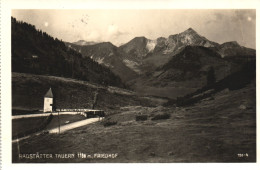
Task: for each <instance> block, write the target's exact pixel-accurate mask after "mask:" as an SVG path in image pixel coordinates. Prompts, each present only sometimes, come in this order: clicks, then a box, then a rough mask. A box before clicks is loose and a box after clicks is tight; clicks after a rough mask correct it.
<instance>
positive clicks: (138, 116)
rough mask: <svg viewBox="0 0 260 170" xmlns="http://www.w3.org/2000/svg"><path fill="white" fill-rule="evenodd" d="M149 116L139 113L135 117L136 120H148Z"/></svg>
mask: <svg viewBox="0 0 260 170" xmlns="http://www.w3.org/2000/svg"><path fill="white" fill-rule="evenodd" d="M147 118H148V116H147V115H137V116H136V117H135V120H136V121H145V120H147Z"/></svg>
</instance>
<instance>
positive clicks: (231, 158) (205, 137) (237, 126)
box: [13, 82, 256, 162]
mask: <svg viewBox="0 0 260 170" xmlns="http://www.w3.org/2000/svg"><path fill="white" fill-rule="evenodd" d="M241 105H244V106H246V108H243V107H241ZM117 113H118V114H114V115H111V116H110V118H109V119H111V120H116V121H117V122H118V123H117V125H114V126H110V127H106V128H105V127H103V125H102V124H101V123H100V122H98V123H95V124H92V125H89V126H86V127H81V128H78V129H74V130H71V131H68V132H66V133H64V134H61V135H55V134H45V135H41V136H34V137H32V138H30V140H25V141H22V142H20V151H21V153H36V152H40V153H77V152H83V153H87V154H93V153H118V154H119V156H118V157H117V158H116V159H79V158H76V159H49V160H48V159H41V160H38V159H34V160H30V159H28V160H26V159H23V160H20V161H21V162H255V161H256V89H255V82H254V83H251V84H250V85H248V86H247V87H245V88H243V89H240V90H234V91H228V90H224V91H222V92H220V93H217V94H215V95H214V99H213V100H212V99H211V100H210V99H205V100H203V101H201V102H200V103H197V104H195V105H194V106H190V107H186V108H165V107H156V108H151V107H142V106H140V107H121V109H120V110H119V111H117ZM140 113H142V114H147V115H148V116H149V119H148V120H147V121H144V122H136V121H135V115H136V114H140ZM159 113H169V114H171V118H170V119H168V120H158V121H151V117H153V116H154V115H156V114H159ZM239 153H243V154H245V153H247V154H248V155H249V156H248V157H242V158H239V157H238V156H237V154H239ZM13 161H14V162H19V160H17V145H16V144H13Z"/></svg>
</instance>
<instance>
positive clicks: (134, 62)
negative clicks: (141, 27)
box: [66, 28, 256, 97]
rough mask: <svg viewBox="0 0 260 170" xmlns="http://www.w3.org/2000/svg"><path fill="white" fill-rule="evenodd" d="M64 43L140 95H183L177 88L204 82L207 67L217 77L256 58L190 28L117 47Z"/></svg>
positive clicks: (192, 87) (233, 44)
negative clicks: (109, 71) (108, 70)
mask: <svg viewBox="0 0 260 170" xmlns="http://www.w3.org/2000/svg"><path fill="white" fill-rule="evenodd" d="M66 45H67V46H68V47H70V48H73V49H74V50H76V51H78V52H80V53H81V54H82V55H83V56H85V57H89V58H91V59H93V60H95V61H96V62H98V63H99V64H101V65H104V66H106V67H108V68H109V69H111V70H112V72H113V73H115V74H116V75H118V76H119V77H120V78H121V79H122V80H123V81H124V82H125V83H126V84H128V85H129V86H130V87H131V88H132V89H134V90H136V91H137V92H139V93H140V94H146V95H159V96H166V97H176V96H178V95H182V93H180V92H179V91H182V92H183V93H184V94H186V92H187V93H188V92H190V91H193V90H196V89H197V88H200V87H202V86H203V85H205V84H206V76H207V72H208V70H209V68H210V67H213V68H214V70H215V74H216V79H217V80H220V79H222V78H224V77H225V76H227V75H229V74H231V73H233V72H235V71H237V70H239V69H240V68H241V66H242V64H243V63H245V62H246V61H248V60H255V55H256V51H255V50H254V49H250V48H246V47H243V46H241V45H239V44H238V43H237V42H236V41H231V42H225V43H223V44H219V43H216V42H213V41H210V40H208V39H207V38H205V37H204V36H201V35H200V34H198V33H197V32H196V31H195V30H193V29H192V28H189V29H187V30H185V31H184V32H181V33H179V34H174V35H170V36H168V38H165V37H159V38H157V39H155V40H150V39H147V38H146V37H135V38H133V39H132V40H130V41H129V42H127V43H126V44H123V45H121V46H119V47H116V46H114V45H113V44H112V43H110V42H103V43H96V44H91V45H80V44H79V43H66ZM179 88H180V89H179ZM169 89H174V90H173V93H170V94H167V91H169ZM176 90H177V92H176ZM170 91H171V90H170ZM161 94H162V95H161Z"/></svg>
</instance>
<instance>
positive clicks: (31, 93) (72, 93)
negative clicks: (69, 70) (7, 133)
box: [12, 72, 150, 111]
mask: <svg viewBox="0 0 260 170" xmlns="http://www.w3.org/2000/svg"><path fill="white" fill-rule="evenodd" d="M50 87H51V88H52V90H53V93H54V96H55V97H56V106H57V108H91V106H92V103H93V99H94V93H95V92H97V91H98V99H97V106H96V109H104V110H105V111H109V110H111V109H112V110H113V109H115V108H118V107H120V106H126V105H142V104H144V105H147V104H150V103H149V102H148V101H147V100H143V99H142V100H141V99H140V98H138V97H136V96H135V94H134V93H131V92H129V91H127V90H124V89H120V88H113V87H104V86H99V85H97V84H91V83H89V82H86V81H78V80H74V79H68V78H62V77H54V76H42V75H33V74H24V73H14V72H13V73H12V107H13V109H21V110H37V109H42V108H43V96H44V95H45V93H46V92H47V90H48V89H49V88H50ZM115 89H117V90H115Z"/></svg>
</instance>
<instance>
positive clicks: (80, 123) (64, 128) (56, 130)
mask: <svg viewBox="0 0 260 170" xmlns="http://www.w3.org/2000/svg"><path fill="white" fill-rule="evenodd" d="M98 120H99V118H91V119H86V120H82V121H78V122H74V123H70V124H67V125H63V126H61V127H60V128H59V127H57V128H54V129H51V130H49V133H59V132H60V133H62V132H65V131H67V130H71V129H75V128H77V127H81V126H85V125H87V124H91V123H94V122H97V121H98Z"/></svg>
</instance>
